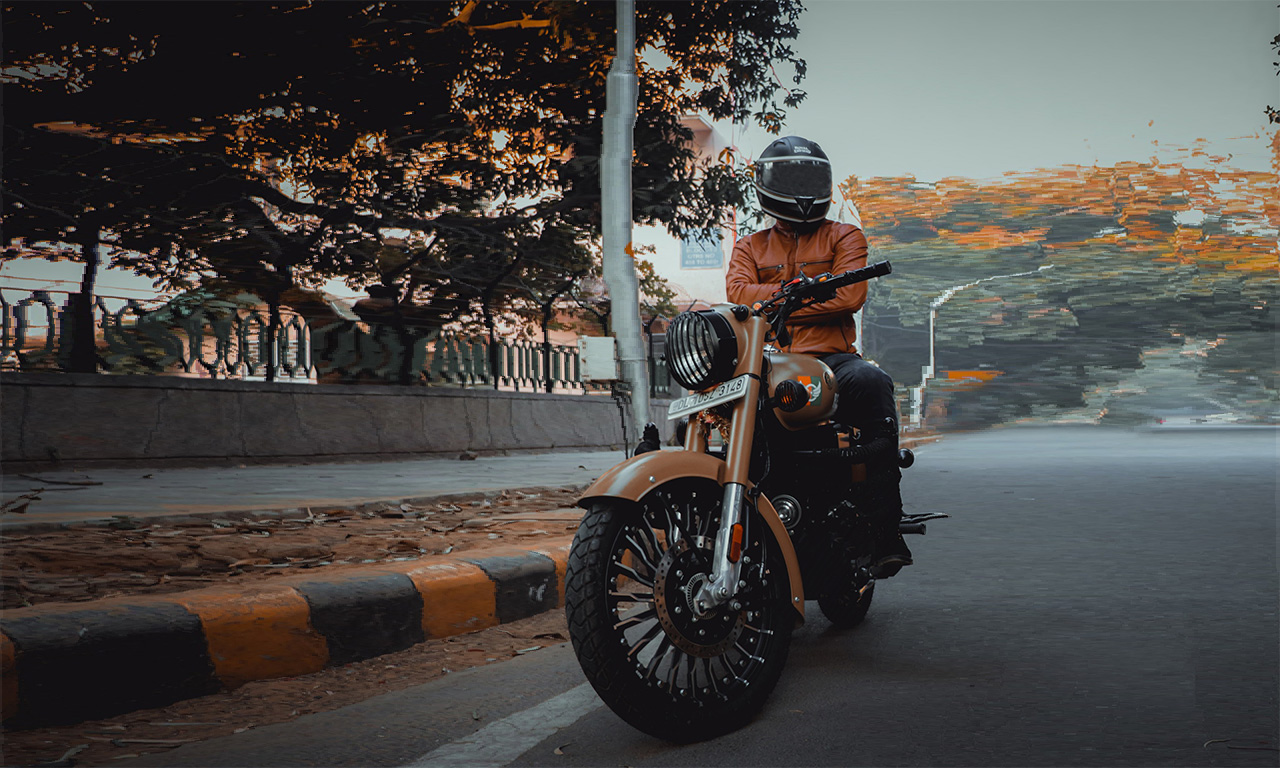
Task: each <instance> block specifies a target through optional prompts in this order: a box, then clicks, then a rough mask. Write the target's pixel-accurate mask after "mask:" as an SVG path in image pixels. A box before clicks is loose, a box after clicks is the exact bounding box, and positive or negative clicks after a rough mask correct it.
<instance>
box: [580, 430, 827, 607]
mask: <svg viewBox="0 0 1280 768" xmlns="http://www.w3.org/2000/svg"><path fill="white" fill-rule="evenodd" d="M726 469H727V468H726V466H725V463H724V461H722V460H720V459H717V458H716V457H714V456H711V455H709V454H706V453H700V452H695V451H685V450H678V451H649V452H648V453H642V454H640V455H639V456H633V457H631V458H630V459H627V460H626V461H623V462H622V463H620V464H617V465H615V466H613V467H612V468H610V469H608V470H607V471H606V472H605V473H604V474H603V475H601V476H600V477H598V478H597V479H596V481H595V482H594V483H592V484H591V485H590V487H588V488H587V489H586V490H585V491H583V492H582V496H581V498H579V499H578V506H580V507H583V508H585V509H590V508H591V503H592V502H593V501H595V500H596V499H601V498H614V499H626V500H627V501H636V502H638V501H640V500H641V499H643V498H644V497H645V496H647V495H648V494H649V493H650V492H651V491H652V490H653V489H655V488H657V487H658V486H660V485H662V484H664V483H668V482H670V481H672V480H679V479H681V478H686V477H702V478H706V479H708V480H711V481H713V482H714V483H715V484H716V485H724V478H725V474H726ZM756 509H757V510H758V511H759V513H760V517H761V518H762V519H763V520H764V522H765V524H766V525H768V526H769V530H770V531H771V532H772V533H773V540H774V541H775V542H777V544H778V550H779V551H780V552H781V553H782V559H783V561H784V562H786V564H787V583H788V586H789V587H790V590H791V607H792V608H794V609H795V610H796V613H797V614H798V620H797V623H802V622H803V621H804V584H803V583H802V582H801V580H800V561H799V559H798V558H797V557H796V550H795V547H794V546H792V544H791V535H790V534H788V533H787V527H786V526H785V525H783V524H782V518H780V517H778V512H777V510H775V509H774V508H773V504H772V503H770V501H769V500H768V499H767V498H765V497H764V496H760V497H759V499H758V501H757V503H756Z"/></svg>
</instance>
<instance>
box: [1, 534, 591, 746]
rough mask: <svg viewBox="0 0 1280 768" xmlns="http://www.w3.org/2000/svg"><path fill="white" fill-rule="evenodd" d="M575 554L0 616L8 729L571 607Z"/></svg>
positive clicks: (440, 562)
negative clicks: (569, 570) (567, 600)
mask: <svg viewBox="0 0 1280 768" xmlns="http://www.w3.org/2000/svg"><path fill="white" fill-rule="evenodd" d="M568 556H569V544H568V543H564V544H562V545H557V546H554V547H550V548H547V549H535V550H528V549H513V548H503V549H485V550H482V551H479V552H477V553H475V554H474V555H473V556H468V554H467V553H461V554H459V555H457V556H453V557H440V558H433V559H432V560H431V561H430V562H421V561H420V562H416V563H408V562H406V563H394V564H387V565H379V566H369V567H365V568H357V569H343V570H342V572H341V573H337V574H334V575H328V576H323V577H321V576H316V577H310V578H309V577H304V576H296V577H288V578H284V579H280V580H279V581H273V582H270V583H269V584H267V585H264V586H257V587H238V588H232V587H212V588H208V589H201V590H195V591H191V592H182V593H177V594H169V595H148V596H141V597H133V598H114V599H109V600H100V601H96V602H94V603H88V604H86V603H72V604H60V605H49V606H35V607H31V608H19V609H16V610H10V611H0V665H2V666H0V681H2V682H3V686H2V687H3V719H4V726H5V727H6V728H31V727H38V726H45V725H65V724H71V723H77V722H81V721H84V720H90V719H97V718H103V717H110V716H112V715H117V714H121V713H125V712H132V711H134V710H138V709H149V708H153V707H161V706H165V705H168V704H172V703H173V702H175V701H179V700H182V699H187V698H192V697H196V696H203V695H206V694H210V693H215V692H217V691H220V690H230V689H233V688H237V687H239V686H241V685H243V684H245V683H247V682H250V681H252V680H264V679H267V678H273V677H291V676H294V675H305V674H308V673H311V672H317V671H319V670H321V669H324V668H325V667H332V666H337V665H341V664H348V663H350V662H353V661H360V660H362V659H368V658H372V657H374V656H379V655H381V654H385V653H392V652H395V651H400V650H404V649H405V648H408V647H410V646H412V645H414V644H416V643H421V642H423V641H424V640H428V639H432V638H440V637H448V636H451V635H458V634H462V633H465V632H473V631H475V630H479V629H484V628H485V627H491V626H495V625H498V624H502V623H505V622H509V621H515V620H517V619H523V618H527V617H529V616H534V615H536V614H539V613H542V612H544V611H548V610H551V609H553V608H556V607H561V606H563V605H564V598H563V594H564V573H565V565H566V563H567V561H568Z"/></svg>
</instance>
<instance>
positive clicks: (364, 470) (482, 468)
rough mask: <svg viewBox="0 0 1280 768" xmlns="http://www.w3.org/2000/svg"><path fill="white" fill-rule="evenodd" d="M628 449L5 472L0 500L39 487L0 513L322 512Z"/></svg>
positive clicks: (535, 477)
mask: <svg viewBox="0 0 1280 768" xmlns="http://www.w3.org/2000/svg"><path fill="white" fill-rule="evenodd" d="M623 458H624V457H623V455H622V452H621V451H578V452H572V453H541V454H522V455H513V456H481V457H479V458H476V459H473V460H459V459H457V458H452V459H439V458H431V459H406V460H400V461H379V462H370V463H358V464H353V463H343V464H306V465H297V466H276V465H255V466H244V467H235V468H206V469H154V470H149V469H95V470H89V471H87V472H73V471H60V472H33V473H30V474H28V475H26V476H22V475H4V476H3V477H0V501H3V502H4V503H9V502H12V501H13V500H15V499H17V498H18V497H20V496H23V495H26V494H32V493H35V492H36V491H40V492H39V493H38V494H37V496H38V500H32V499H28V500H29V501H31V503H30V504H29V505H28V506H27V507H26V511H25V512H23V513H21V514H15V513H12V512H9V513H5V514H4V515H3V516H2V517H0V532H4V533H17V532H20V531H21V532H31V531H39V530H49V529H51V528H58V527H62V526H65V525H69V524H85V523H94V522H98V523H105V522H107V521H110V520H111V519H112V518H113V517H115V516H119V515H127V516H131V517H139V518H146V519H149V520H152V521H158V520H165V519H171V518H174V517H191V516H195V517H205V518H207V517H215V516H218V515H221V514H224V513H237V512H238V513H247V512H253V513H266V512H276V513H277V514H278V513H280V512H282V511H283V512H293V511H295V510H305V509H311V510H312V511H314V512H320V511H322V510H325V509H331V508H339V507H341V508H348V509H351V508H359V507H361V506H363V505H366V504H376V503H393V504H400V503H404V502H408V503H410V504H412V503H415V502H418V503H422V502H426V501H428V500H438V499H441V498H445V497H448V496H457V495H467V494H484V493H497V492H501V491H503V490H512V489H526V488H540V487H563V486H585V485H586V484H588V483H590V482H591V481H592V480H594V479H595V478H596V477H598V476H599V475H600V474H601V473H603V472H604V471H605V470H606V469H608V468H609V467H611V466H613V465H614V464H617V463H618V462H619V461H622V459H623ZM81 483H92V484H88V485H85V484H81ZM235 516H236V517H240V516H242V515H235Z"/></svg>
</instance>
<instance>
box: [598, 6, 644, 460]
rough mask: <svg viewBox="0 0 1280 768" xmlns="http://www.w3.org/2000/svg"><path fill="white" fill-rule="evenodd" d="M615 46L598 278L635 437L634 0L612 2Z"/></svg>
mask: <svg viewBox="0 0 1280 768" xmlns="http://www.w3.org/2000/svg"><path fill="white" fill-rule="evenodd" d="M617 13H618V21H617V23H618V48H617V52H616V54H615V55H614V57H613V65H612V66H611V67H610V68H609V77H608V80H606V82H605V112H604V137H603V138H604V143H603V146H602V148H601V158H600V193H601V215H602V217H603V226H602V234H603V235H604V243H603V248H604V281H605V285H607V286H608V287H609V299H610V302H611V308H610V310H609V319H610V325H611V326H612V329H611V330H612V331H613V335H614V338H616V339H617V344H618V365H619V369H620V375H621V376H622V380H623V381H624V382H626V383H627V384H628V385H629V386H630V388H631V415H632V424H633V426H634V429H633V430H632V431H631V434H634V435H636V437H637V439H638V438H639V436H640V431H641V430H642V429H643V427H644V425H645V423H646V422H648V421H649V370H648V367H647V362H646V359H645V349H644V339H643V338H642V333H641V326H640V283H639V280H638V279H637V278H636V265H635V258H634V250H633V248H632V244H631V162H632V153H633V151H632V139H633V136H632V134H633V132H634V131H635V124H636V97H637V93H638V90H639V86H638V85H637V81H636V20H635V1H634V0H617Z"/></svg>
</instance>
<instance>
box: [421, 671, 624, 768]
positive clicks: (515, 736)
mask: <svg viewBox="0 0 1280 768" xmlns="http://www.w3.org/2000/svg"><path fill="white" fill-rule="evenodd" d="M601 706H603V702H601V701H600V697H599V696H596V692H595V691H593V690H592V689H591V685H590V684H589V683H583V684H582V685H579V686H578V687H577V688H573V689H571V690H568V691H565V692H564V693H562V694H560V695H559V696H555V697H553V698H550V699H547V700H546V701H544V702H542V703H541V704H539V705H538V706H536V707H530V708H529V709H526V710H524V711H523V712H517V713H515V714H514V715H511V716H509V717H504V718H502V719H501V720H497V721H494V722H492V723H490V724H488V725H486V726H485V727H483V728H481V729H480V730H478V731H476V732H475V733H473V734H471V735H470V736H467V737H465V738H461V739H458V740H457V741H454V742H450V743H448V744H445V745H443V746H441V747H438V748H437V749H434V750H432V751H431V752H428V753H427V754H425V755H423V756H422V757H420V758H418V759H417V760H415V761H413V762H412V763H408V766H411V767H414V768H416V767H417V766H431V768H437V767H438V766H468V768H480V767H481V766H486V767H491V768H498V766H503V765H506V764H507V763H509V762H511V761H512V760H515V759H516V758H517V757H519V756H520V755H523V754H524V753H525V752H528V751H529V750H530V749H532V748H533V746H534V745H535V744H537V743H538V742H540V741H542V740H543V739H545V738H547V737H548V736H550V735H551V734H553V733H555V732H556V731H558V730H560V729H561V728H564V727H566V726H569V725H573V724H574V723H575V722H577V721H578V719H579V718H581V717H582V716H583V715H585V714H587V713H588V712H590V711H592V710H594V709H596V708H597V707H601Z"/></svg>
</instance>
